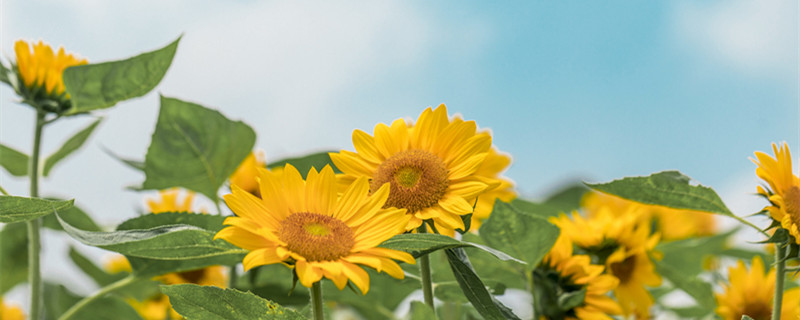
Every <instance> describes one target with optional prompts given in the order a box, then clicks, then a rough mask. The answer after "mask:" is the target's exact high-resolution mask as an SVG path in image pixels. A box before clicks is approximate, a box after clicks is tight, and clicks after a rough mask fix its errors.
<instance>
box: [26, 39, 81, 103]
mask: <svg viewBox="0 0 800 320" xmlns="http://www.w3.org/2000/svg"><path fill="white" fill-rule="evenodd" d="M14 51H15V53H16V56H17V61H16V66H15V68H14V69H15V70H16V72H17V73H16V75H17V77H18V79H19V80H22V85H21V86H20V85H19V83H17V84H16V85H15V84H14V83H13V82H12V85H13V86H14V89H15V90H16V91H17V93H18V94H19V95H20V96H22V97H23V98H24V99H25V100H27V101H31V102H34V103H35V104H37V105H41V106H42V107H44V108H45V109H46V110H47V111H50V112H62V111H65V110H66V109H67V108H68V107H69V105H68V104H66V102H67V101H68V100H69V95H68V94H65V93H64V79H63V73H64V69H66V68H68V67H72V66H77V65H83V64H87V63H88V62H87V61H86V59H79V58H77V57H75V56H74V55H73V54H72V53H66V52H65V51H64V48H59V49H58V52H57V53H54V52H53V48H51V47H50V45H49V44H46V43H44V42H42V41H39V43H36V44H33V45H32V46H31V44H28V42H26V41H25V40H17V42H16V43H14Z"/></svg>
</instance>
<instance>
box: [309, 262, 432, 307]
mask: <svg viewBox="0 0 800 320" xmlns="http://www.w3.org/2000/svg"><path fill="white" fill-rule="evenodd" d="M364 270H366V271H367V274H369V281H370V285H369V292H368V293H367V294H366V295H362V294H361V293H360V292H357V291H358V290H355V289H353V290H350V289H349V288H345V289H344V290H339V289H338V288H336V286H335V285H333V284H332V283H325V285H324V286H322V289H323V294H322V297H323V298H324V299H325V300H326V301H335V302H337V303H340V304H343V305H348V306H351V307H353V308H354V309H356V310H357V311H358V312H359V313H360V314H361V315H362V316H364V318H366V319H385V318H391V317H392V315H393V312H394V310H395V309H396V308H397V306H398V305H400V302H401V301H403V299H405V297H407V296H408V295H409V294H411V292H413V291H414V290H417V289H419V280H417V279H412V278H408V277H406V278H405V279H402V280H400V279H395V278H392V277H391V276H389V275H387V274H385V273H378V272H377V271H375V270H372V268H364ZM306 303H307V301H306Z"/></svg>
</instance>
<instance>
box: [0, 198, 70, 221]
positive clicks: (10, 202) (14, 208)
mask: <svg viewBox="0 0 800 320" xmlns="http://www.w3.org/2000/svg"><path fill="white" fill-rule="evenodd" d="M72 203H73V200H67V201H59V200H47V199H42V198H26V197H17V196H0V222H4V223H11V222H21V221H28V220H33V219H37V218H39V217H42V216H46V215H48V214H51V213H53V212H54V211H58V210H64V209H66V208H69V207H71V206H72Z"/></svg>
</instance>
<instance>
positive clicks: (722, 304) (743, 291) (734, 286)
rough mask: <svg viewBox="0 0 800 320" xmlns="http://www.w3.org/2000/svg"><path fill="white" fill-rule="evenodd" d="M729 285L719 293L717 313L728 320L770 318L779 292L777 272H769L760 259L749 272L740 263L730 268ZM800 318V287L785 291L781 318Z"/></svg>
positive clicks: (724, 286)
mask: <svg viewBox="0 0 800 320" xmlns="http://www.w3.org/2000/svg"><path fill="white" fill-rule="evenodd" d="M728 280H729V283H728V284H723V292H722V293H718V294H716V298H717V309H716V310H715V311H716V312H717V314H718V315H719V316H720V317H721V318H722V319H724V320H734V319H735V320H739V319H741V318H742V316H743V315H748V316H750V317H751V318H753V319H755V320H761V319H770V317H771V315H772V299H773V291H774V289H775V269H771V270H769V272H767V273H765V269H764V262H763V261H762V260H761V257H759V256H756V257H754V258H753V261H752V263H751V266H750V270H749V271H748V270H747V267H746V266H745V264H744V262H743V261H741V260H739V261H738V262H737V264H736V266H734V267H730V268H728ZM798 316H800V288H792V289H789V290H786V291H784V293H783V303H782V310H781V319H797V317H798Z"/></svg>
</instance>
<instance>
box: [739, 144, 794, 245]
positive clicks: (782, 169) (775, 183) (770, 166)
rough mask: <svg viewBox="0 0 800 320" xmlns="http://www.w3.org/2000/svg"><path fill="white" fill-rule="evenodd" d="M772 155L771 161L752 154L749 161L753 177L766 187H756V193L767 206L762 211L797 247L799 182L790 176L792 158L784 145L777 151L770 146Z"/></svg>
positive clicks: (757, 153) (758, 153)
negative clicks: (754, 167) (751, 164)
mask: <svg viewBox="0 0 800 320" xmlns="http://www.w3.org/2000/svg"><path fill="white" fill-rule="evenodd" d="M772 151H773V152H774V153H775V158H773V157H770V156H769V155H767V154H766V153H763V152H756V153H755V155H756V159H752V158H751V159H750V160H752V161H753V162H754V163H755V164H756V165H758V168H756V175H758V177H759V178H761V179H762V180H764V181H766V182H767V184H768V185H769V186H768V187H767V188H766V189H765V188H763V187H761V186H759V187H758V189H757V190H758V193H759V194H761V195H763V196H764V197H766V198H767V199H769V202H770V204H771V205H770V206H767V207H765V208H764V210H766V211H767V212H769V215H770V216H771V217H772V219H774V220H775V221H778V222H780V224H781V226H782V227H783V228H784V229H786V230H789V233H790V234H791V235H792V236H794V238H795V242H796V243H798V244H800V231H798V226H800V178H798V177H797V176H796V175H794V174H793V173H792V154H791V153H790V152H789V145H788V144H786V142H784V143H782V144H781V146H780V149H778V145H776V144H774V143H773V144H772Z"/></svg>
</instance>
